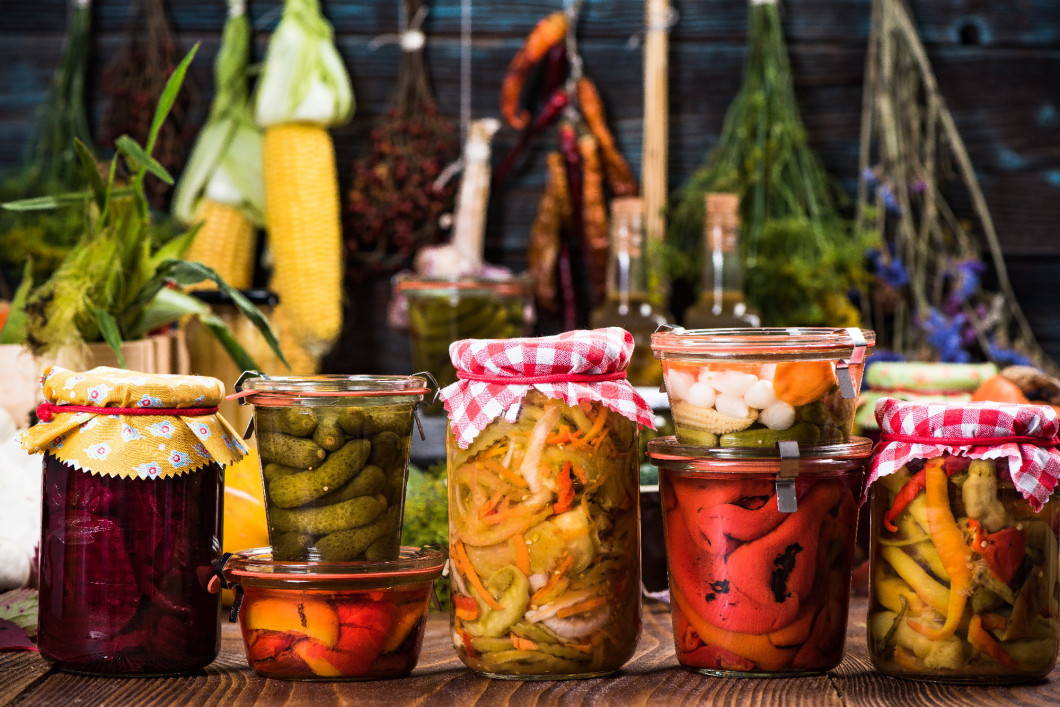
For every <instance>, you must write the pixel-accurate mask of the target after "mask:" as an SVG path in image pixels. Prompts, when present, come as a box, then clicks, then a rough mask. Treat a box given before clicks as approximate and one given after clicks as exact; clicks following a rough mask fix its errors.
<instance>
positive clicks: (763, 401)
mask: <svg viewBox="0 0 1060 707" xmlns="http://www.w3.org/2000/svg"><path fill="white" fill-rule="evenodd" d="M743 399H744V402H745V403H747V404H748V405H750V406H751V407H753V408H758V409H759V410H764V409H765V408H767V407H769V406H770V405H772V404H773V401H775V400H776V399H777V394H776V393H774V392H773V382H772V381H767V380H759V381H756V382H755V384H754V385H752V386H751V387H750V388H749V389H748V391H747V392H746V393H744V395H743Z"/></svg>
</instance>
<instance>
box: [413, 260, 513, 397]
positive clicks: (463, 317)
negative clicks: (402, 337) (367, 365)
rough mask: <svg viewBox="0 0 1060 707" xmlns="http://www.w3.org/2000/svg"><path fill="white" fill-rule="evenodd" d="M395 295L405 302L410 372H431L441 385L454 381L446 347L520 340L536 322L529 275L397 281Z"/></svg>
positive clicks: (428, 278)
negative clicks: (475, 341)
mask: <svg viewBox="0 0 1060 707" xmlns="http://www.w3.org/2000/svg"><path fill="white" fill-rule="evenodd" d="M395 291H396V292H397V293H398V294H400V295H403V296H404V297H405V298H406V299H407V302H408V329H409V342H410V344H411V346H412V367H413V368H414V369H415V370H417V371H429V372H430V373H431V374H432V375H433V376H434V377H435V378H436V379H437V380H438V385H440V386H446V385H450V384H452V383H454V382H456V371H455V370H454V368H453V364H452V363H451V362H450V360H449V344H451V343H452V342H454V341H457V340H459V339H469V338H474V339H510V338H512V337H517V336H524V335H526V334H527V333H528V329H529V326H530V325H531V324H532V323H533V320H534V315H533V300H532V298H531V282H530V278H529V277H527V276H514V277H513V276H511V275H508V274H504V275H498V276H496V277H492V276H491V277H461V278H444V277H419V276H415V275H412V276H407V277H406V276H399V277H398V279H397V281H396V284H395Z"/></svg>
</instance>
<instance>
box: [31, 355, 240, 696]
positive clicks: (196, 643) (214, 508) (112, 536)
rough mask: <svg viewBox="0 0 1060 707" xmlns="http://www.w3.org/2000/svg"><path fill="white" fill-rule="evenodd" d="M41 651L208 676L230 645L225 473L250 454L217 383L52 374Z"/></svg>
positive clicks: (82, 664) (122, 667)
mask: <svg viewBox="0 0 1060 707" xmlns="http://www.w3.org/2000/svg"><path fill="white" fill-rule="evenodd" d="M42 388H43V390H44V397H45V399H46V401H47V402H45V403H44V404H42V405H41V407H40V408H39V409H38V412H37V414H38V417H39V418H40V423H39V424H37V425H35V426H34V427H32V428H30V429H29V430H27V431H26V432H24V433H23V435H22V438H21V441H22V444H23V446H24V447H25V448H26V449H27V450H28V451H30V452H43V453H44V494H43V510H42V529H41V545H40V577H39V582H40V614H39V626H38V638H37V645H38V648H39V649H40V652H41V655H43V656H44V657H45V658H47V659H49V660H50V661H52V662H54V663H55V664H56V665H57V666H58V667H59V668H60V669H62V670H66V671H70V672H78V673H88V674H100V675H170V674H178V673H188V672H191V671H194V670H198V669H200V668H202V667H204V666H206V665H207V664H209V663H210V662H212V661H213V659H214V658H216V657H217V653H218V650H219V648H220V638H221V637H220V632H219V624H218V619H219V612H220V603H219V597H218V595H217V594H214V593H211V592H210V591H209V590H208V588H207V584H208V581H209V579H210V577H211V575H212V574H213V567H214V564H215V562H216V561H217V558H218V555H219V554H220V549H221V517H222V497H223V494H222V487H223V471H222V467H223V466H227V465H229V464H232V463H234V462H236V461H238V460H239V459H240V458H241V457H242V456H243V454H244V453H245V452H246V447H245V446H244V444H243V442H242V440H240V438H239V435H238V434H236V432H235V430H233V429H232V428H231V427H230V426H229V425H228V423H227V422H225V420H224V419H223V418H222V417H221V416H220V415H218V414H217V405H218V403H219V402H220V401H221V400H222V398H223V396H224V387H223V386H222V384H221V382H220V381H218V380H216V379H214V378H205V377H199V376H175V375H158V374H151V375H148V374H143V373H136V372H134V371H126V370H120V369H114V368H103V367H101V368H94V369H92V370H90V371H87V372H86V373H74V372H73V371H68V370H65V369H63V368H59V367H57V366H56V367H52V368H50V369H48V370H46V371H45V372H44V375H43V378H42Z"/></svg>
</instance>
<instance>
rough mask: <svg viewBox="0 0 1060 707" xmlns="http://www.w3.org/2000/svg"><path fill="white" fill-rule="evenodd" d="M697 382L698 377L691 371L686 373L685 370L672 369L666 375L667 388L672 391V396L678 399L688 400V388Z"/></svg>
mask: <svg viewBox="0 0 1060 707" xmlns="http://www.w3.org/2000/svg"><path fill="white" fill-rule="evenodd" d="M695 382H696V379H695V377H693V376H692V374H691V373H685V372H684V371H670V373H669V374H668V375H667V376H666V389H667V390H668V391H670V395H671V396H673V397H675V398H677V399H678V400H687V399H688V390H689V388H691V387H692V385H693V384H694V383H695Z"/></svg>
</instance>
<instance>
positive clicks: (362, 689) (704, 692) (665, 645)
mask: <svg viewBox="0 0 1060 707" xmlns="http://www.w3.org/2000/svg"><path fill="white" fill-rule="evenodd" d="M865 610H866V600H865V599H855V600H854V601H853V603H852V605H851V614H850V622H849V624H848V632H847V646H846V655H845V657H844V659H843V662H842V663H841V664H840V665H839V667H838V668H836V669H835V670H833V671H831V672H830V673H827V674H825V675H818V676H811V677H801V678H784V679H772V680H767V679H751V678H746V679H722V678H713V677H709V676H706V675H700V674H698V673H693V672H690V671H688V670H684V669H682V668H681V667H680V666H679V665H678V664H677V658H676V657H675V656H674V649H673V640H672V636H671V629H670V615H669V610H668V608H667V607H666V606H665V605H662V604H656V603H650V604H648V605H647V606H646V607H645V612H644V631H643V634H642V635H641V640H640V644H639V646H638V649H637V653H636V655H635V656H634V657H633V659H632V660H631V661H630V662H629V663H628V664H627V665H626V667H625V668H624V669H623V670H622V671H621V672H619V673H617V674H615V675H612V676H610V677H605V678H595V679H590V680H570V681H541V682H533V681H526V682H523V681H509V680H491V679H488V678H483V677H478V676H477V675H475V674H473V673H471V672H470V671H468V670H467V669H466V668H464V667H463V665H462V664H461V663H460V661H459V660H458V659H457V657H456V654H455V652H454V651H453V648H452V645H451V643H450V639H449V632H448V617H447V616H445V615H441V614H434V615H432V616H431V617H430V619H429V620H428V624H427V635H426V638H425V639H424V644H423V652H422V654H421V656H420V662H419V665H418V666H417V668H416V670H415V671H413V673H412V675H411V676H409V677H407V678H402V679H400V680H380V681H376V682H316V683H310V682H287V681H283V680H268V679H265V678H263V677H260V676H258V675H257V674H255V673H254V672H253V671H251V670H250V668H249V667H248V666H247V662H246V659H245V657H244V655H243V645H242V640H241V639H240V636H239V629H238V628H237V627H236V626H235V625H234V624H228V623H226V624H225V625H224V632H223V633H224V638H223V641H222V646H221V655H220V657H219V658H218V659H217V660H216V661H215V662H214V663H213V664H212V665H210V666H209V667H208V668H207V669H206V670H205V671H203V673H201V674H199V675H192V676H186V677H174V678H90V677H82V676H77V675H68V674H65V673H61V672H58V671H55V670H52V669H50V667H49V665H48V664H47V662H45V660H44V659H43V658H41V657H40V656H39V655H37V654H36V653H25V652H18V653H0V704H4V705H6V704H11V703H15V702H17V703H18V704H19V705H35V704H44V705H69V704H73V703H75V702H77V703H78V704H86V705H93V704H108V705H123V704H135V705H138V706H139V705H156V704H158V705H161V704H176V705H198V704H223V705H242V704H280V703H282V704H285V705H302V704H313V705H318V706H320V705H329V706H330V705H357V706H358V707H365V706H367V705H403V706H404V705H436V704H437V705H446V706H449V705H454V706H457V705H459V706H461V707H463V705H470V704H474V703H481V704H486V705H504V704H515V705H523V704H534V705H554V704H555V705H579V704H591V705H627V704H631V705H647V704H650V705H660V704H682V705H690V704H709V705H715V704H716V705H741V706H742V705H813V706H814V707H816V706H818V705H880V706H881V707H884V706H888V707H889V706H891V705H913V704H915V705H991V706H994V705H1051V706H1052V705H1058V704H1060V669H1054V670H1053V672H1052V674H1051V675H1050V680H1048V681H1042V682H1039V683H1034V684H1030V685H1018V686H999V687H991V686H976V685H971V686H968V685H945V684H933V683H920V682H911V681H906V680H897V679H894V678H888V677H886V676H883V675H880V674H878V673H876V672H874V671H873V669H872V666H871V664H870V663H869V658H868V651H867V649H866V645H865Z"/></svg>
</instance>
